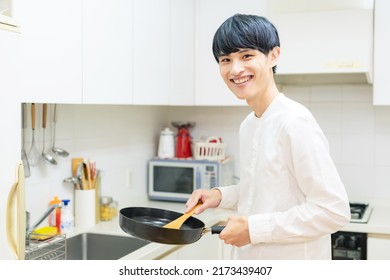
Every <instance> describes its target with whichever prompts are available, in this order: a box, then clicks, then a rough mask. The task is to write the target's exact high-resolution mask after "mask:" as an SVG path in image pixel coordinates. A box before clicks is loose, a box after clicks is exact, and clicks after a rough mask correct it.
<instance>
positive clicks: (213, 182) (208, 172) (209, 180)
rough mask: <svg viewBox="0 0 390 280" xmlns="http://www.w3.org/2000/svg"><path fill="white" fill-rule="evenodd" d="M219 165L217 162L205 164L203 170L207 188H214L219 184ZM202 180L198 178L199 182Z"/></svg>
mask: <svg viewBox="0 0 390 280" xmlns="http://www.w3.org/2000/svg"><path fill="white" fill-rule="evenodd" d="M217 169H218V168H217V166H216V165H215V164H210V165H208V164H206V165H204V170H203V182H204V187H206V186H207V188H209V189H212V188H215V187H217V186H218V184H219V182H218V181H217V178H218V176H217V175H218V174H217V173H218V170H217ZM199 181H200V180H198V182H199Z"/></svg>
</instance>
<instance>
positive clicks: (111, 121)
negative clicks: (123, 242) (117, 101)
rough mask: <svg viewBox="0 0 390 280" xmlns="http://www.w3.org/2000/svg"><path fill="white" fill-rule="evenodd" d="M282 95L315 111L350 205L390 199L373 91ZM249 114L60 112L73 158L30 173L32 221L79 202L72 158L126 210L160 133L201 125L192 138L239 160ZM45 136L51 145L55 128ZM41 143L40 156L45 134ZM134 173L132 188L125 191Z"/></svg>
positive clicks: (389, 128)
mask: <svg viewBox="0 0 390 280" xmlns="http://www.w3.org/2000/svg"><path fill="white" fill-rule="evenodd" d="M283 92H285V93H286V95H287V96H289V97H291V98H293V99H295V100H297V101H299V102H301V103H303V104H304V105H305V106H307V107H308V108H309V109H310V110H311V111H312V112H313V115H314V116H315V117H316V119H317V121H318V122H319V124H320V126H321V127H322V128H323V130H324V132H325V134H326V136H327V137H328V140H329V142H330V148H331V154H332V157H333V159H334V161H335V163H336V165H337V168H338V169H339V172H340V174H341V177H342V179H343V181H344V183H345V185H346V188H347V191H348V194H349V196H350V199H351V200H355V201H362V200H368V199H371V198H390V172H389V171H390V145H389V143H390V107H374V106H373V105H372V87H371V86H366V85H358V86H353V85H351V86H349V85H343V86H322V87H285V88H284V89H283ZM40 110H41V109H40V107H39V110H38V111H40ZM249 112H250V110H249V109H248V108H247V107H163V106H111V105H110V106H108V105H107V106H103V105H101V106H97V105H94V106H93V105H61V106H59V120H58V123H57V141H56V142H57V143H56V146H60V147H62V148H65V149H66V150H68V151H69V152H70V153H71V155H70V156H69V157H68V158H59V157H57V160H58V165H57V166H49V165H47V164H46V163H44V162H42V163H41V164H40V165H39V166H38V167H35V168H32V176H31V178H27V179H26V191H27V194H26V196H27V210H28V211H30V212H31V214H32V217H31V219H32V221H34V220H35V219H36V218H37V217H38V216H39V215H41V214H42V213H43V211H44V210H45V209H46V207H47V203H48V202H49V200H50V199H51V198H52V197H53V196H54V195H58V196H60V198H71V199H72V198H73V197H72V196H73V193H72V186H71V185H69V184H65V183H62V180H63V179H64V178H66V177H68V176H70V162H71V160H70V159H71V158H72V157H84V158H86V159H88V158H89V159H91V160H96V161H97V166H98V168H99V169H101V170H102V171H103V172H104V175H103V180H102V194H103V195H110V196H113V197H114V199H116V200H118V201H119V207H120V208H121V207H126V205H128V204H129V203H132V202H134V201H142V200H144V199H147V198H146V162H147V160H148V159H150V158H151V157H153V156H154V155H155V154H156V153H157V143H158V137H159V132H160V131H161V130H162V129H163V128H164V127H165V126H169V127H171V128H172V129H174V128H173V127H172V126H171V125H170V123H171V121H195V122H196V125H195V127H194V128H193V129H192V130H191V133H192V135H193V136H194V137H199V136H201V135H205V136H219V137H222V139H223V141H224V142H226V143H227V145H228V148H227V153H228V154H229V155H232V156H233V157H234V158H236V159H237V158H238V150H237V146H238V145H237V144H238V143H237V139H238V137H237V131H238V127H239V125H240V122H241V120H242V119H243V118H244V117H245V116H246V115H247V114H248V113H249ZM39 120H40V118H39V117H38V121H37V123H38V124H40V121H39ZM49 120H50V116H49ZM47 130H48V131H47V133H46V135H48V136H47V137H48V138H47V140H46V141H47V143H48V146H49V144H51V142H50V139H49V138H50V137H49V136H50V131H51V123H49V126H48V128H47ZM27 132H28V133H27V135H26V141H27V142H31V126H30V124H28V129H27ZM36 136H37V138H36V139H37V141H38V144H39V146H40V149H41V142H42V141H41V138H42V130H41V128H39V129H38V130H37V134H36ZM29 147H30V143H27V144H26V148H27V150H28V149H29ZM236 163H237V162H236ZM128 170H131V171H132V181H133V187H132V188H128V187H127V175H126V174H127V171H128Z"/></svg>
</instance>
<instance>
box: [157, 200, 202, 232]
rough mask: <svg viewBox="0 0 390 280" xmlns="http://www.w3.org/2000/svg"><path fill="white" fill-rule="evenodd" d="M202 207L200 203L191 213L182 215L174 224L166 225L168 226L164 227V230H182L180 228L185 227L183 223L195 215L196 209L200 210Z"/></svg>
mask: <svg viewBox="0 0 390 280" xmlns="http://www.w3.org/2000/svg"><path fill="white" fill-rule="evenodd" d="M200 205H202V203H199V204H197V205H195V207H194V208H192V209H191V211H190V212H188V213H185V214H183V215H181V216H180V217H179V218H177V219H175V220H173V221H172V222H170V223H168V224H166V225H165V226H163V227H164V228H173V229H180V227H181V226H182V225H183V223H184V222H185V221H186V220H187V219H188V218H189V217H191V216H192V215H193V214H194V213H195V209H196V208H198V207H199V206H200Z"/></svg>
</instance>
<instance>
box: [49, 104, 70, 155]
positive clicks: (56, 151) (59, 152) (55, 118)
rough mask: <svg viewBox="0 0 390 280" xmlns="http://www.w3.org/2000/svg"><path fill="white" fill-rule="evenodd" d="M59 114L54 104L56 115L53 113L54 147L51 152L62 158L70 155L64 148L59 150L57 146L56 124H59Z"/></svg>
mask: <svg viewBox="0 0 390 280" xmlns="http://www.w3.org/2000/svg"><path fill="white" fill-rule="evenodd" d="M57 114H58V112H57V104H54V113H53V146H52V148H51V150H52V151H53V152H54V153H55V154H56V155H59V156H61V157H67V156H69V153H68V152H67V151H65V150H64V149H62V148H59V147H56V146H55V141H56V123H57V119H58V116H57Z"/></svg>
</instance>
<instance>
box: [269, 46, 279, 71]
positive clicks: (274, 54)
mask: <svg viewBox="0 0 390 280" xmlns="http://www.w3.org/2000/svg"><path fill="white" fill-rule="evenodd" d="M279 56H280V47H274V48H273V49H272V50H271V51H270V52H269V62H270V64H271V67H274V66H275V65H276V64H277V63H278V60H279Z"/></svg>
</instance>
